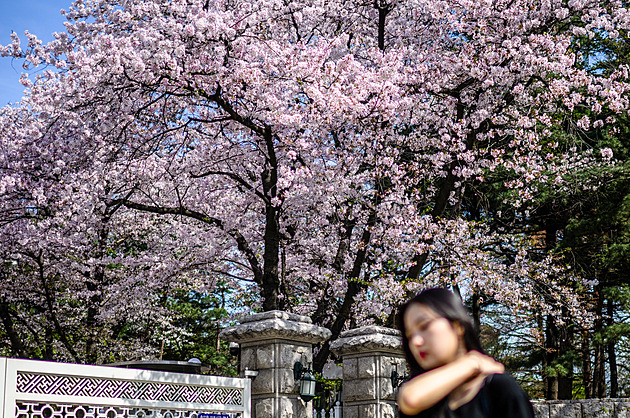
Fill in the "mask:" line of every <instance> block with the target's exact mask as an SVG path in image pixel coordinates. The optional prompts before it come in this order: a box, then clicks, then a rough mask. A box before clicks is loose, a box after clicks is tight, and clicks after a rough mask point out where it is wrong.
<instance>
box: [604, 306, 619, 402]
mask: <svg viewBox="0 0 630 418" xmlns="http://www.w3.org/2000/svg"><path fill="white" fill-rule="evenodd" d="M614 312H615V301H614V300H613V299H612V298H611V297H609V298H608V304H607V305H606V313H607V314H608V326H612V325H613V324H614V323H615V319H614V318H613V314H614ZM606 348H607V350H608V368H609V370H610V397H611V398H616V397H618V396H619V382H618V378H617V355H616V353H615V339H614V338H610V337H609V339H608V344H607V345H606Z"/></svg>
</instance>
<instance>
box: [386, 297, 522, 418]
mask: <svg viewBox="0 0 630 418" xmlns="http://www.w3.org/2000/svg"><path fill="white" fill-rule="evenodd" d="M398 315H399V317H398V323H399V325H400V327H401V332H402V336H403V349H404V350H405V355H406V357H407V364H408V365H409V369H410V371H411V378H410V379H409V380H408V381H407V382H405V383H404V384H403V385H401V387H400V388H399V390H398V406H399V408H400V412H401V413H400V416H401V417H419V418H433V417H435V418H534V411H533V408H532V406H531V404H530V402H529V399H528V397H527V395H526V394H525V392H523V390H522V389H521V387H520V386H519V385H518V384H517V383H516V381H515V380H514V379H513V378H511V377H510V376H508V375H506V374H503V371H504V367H503V365H502V364H501V363H499V362H497V361H495V360H494V359H492V357H489V356H487V355H485V354H483V349H482V348H481V343H480V342H479V338H478V337H477V335H476V333H475V331H474V329H473V325H472V321H471V319H470V317H469V316H468V314H467V312H466V309H465V308H464V306H462V304H461V302H460V301H459V299H458V298H457V297H456V296H455V295H454V294H453V293H451V292H450V291H448V290H446V289H429V290H425V291H423V292H421V293H420V294H418V295H417V296H416V297H414V298H413V299H411V300H410V301H409V302H407V303H406V304H404V305H403V306H402V307H401V308H400V310H399V313H398Z"/></svg>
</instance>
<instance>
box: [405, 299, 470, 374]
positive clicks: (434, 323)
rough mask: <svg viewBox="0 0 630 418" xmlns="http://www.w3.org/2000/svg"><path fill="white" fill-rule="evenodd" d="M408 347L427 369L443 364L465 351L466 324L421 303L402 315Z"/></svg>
mask: <svg viewBox="0 0 630 418" xmlns="http://www.w3.org/2000/svg"><path fill="white" fill-rule="evenodd" d="M403 321H404V324H405V333H406V335H407V338H408V339H409V349H410V350H411V353H412V354H413V356H414V358H415V359H416V361H417V362H418V364H419V365H420V367H422V368H423V369H424V370H431V369H434V368H436V367H440V366H443V365H445V364H447V363H450V362H451V361H453V360H455V359H456V358H458V357H459V356H461V355H463V354H465V353H466V347H465V344H464V338H463V336H464V328H463V327H462V326H461V325H459V324H457V323H455V324H453V323H451V322H450V321H449V320H448V319H446V318H443V317H440V316H438V315H437V314H436V313H435V312H434V311H433V310H432V309H430V308H428V307H426V306H425V305H422V304H419V303H412V304H411V305H409V307H407V310H406V311H405V314H404V316H403Z"/></svg>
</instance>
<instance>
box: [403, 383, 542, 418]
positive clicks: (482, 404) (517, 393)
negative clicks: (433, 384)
mask: <svg viewBox="0 0 630 418" xmlns="http://www.w3.org/2000/svg"><path fill="white" fill-rule="evenodd" d="M400 417H401V418H402V417H410V418H411V417H413V418H534V409H533V407H532V404H531V403H530V402H529V398H528V396H527V394H526V393H525V392H524V391H523V389H521V387H520V386H519V384H518V383H516V381H515V380H514V379H513V378H512V377H511V376H509V375H507V374H493V375H490V376H488V377H486V380H485V382H484V385H483V386H482V388H481V389H480V390H479V393H478V394H477V395H476V396H475V397H474V398H473V399H472V400H471V401H470V402H468V403H466V404H464V405H462V406H460V407H459V408H457V409H456V410H454V411H452V410H451V409H449V407H448V402H447V401H446V399H445V400H443V401H441V402H439V403H438V404H436V405H435V406H433V407H432V408H429V409H427V410H426V411H422V412H421V413H419V414H417V415H413V416H410V415H405V414H403V413H402V412H401V413H400Z"/></svg>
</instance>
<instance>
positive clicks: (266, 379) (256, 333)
mask: <svg viewBox="0 0 630 418" xmlns="http://www.w3.org/2000/svg"><path fill="white" fill-rule="evenodd" d="M219 337H220V338H221V339H224V340H227V341H234V342H237V343H239V344H240V350H241V366H240V374H241V377H244V376H245V370H254V371H257V372H258V375H257V376H256V377H254V378H253V380H252V418H311V417H312V416H313V406H312V402H308V403H306V402H304V401H303V400H302V399H301V398H300V395H299V390H300V385H299V382H296V381H295V379H294V378H293V366H294V364H295V362H296V361H299V362H301V363H302V364H303V365H305V366H308V367H310V366H311V365H312V362H313V344H314V343H319V342H322V341H326V340H327V339H328V338H330V331H329V330H328V329H326V328H322V327H318V326H316V325H313V324H312V322H311V319H310V318H309V317H306V316H301V315H294V314H290V313H287V312H282V311H269V312H263V313H260V314H254V315H249V316H246V317H245V318H243V319H242V320H241V323H240V324H239V325H236V326H233V327H229V328H226V329H224V330H223V331H221V333H220V334H219Z"/></svg>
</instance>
